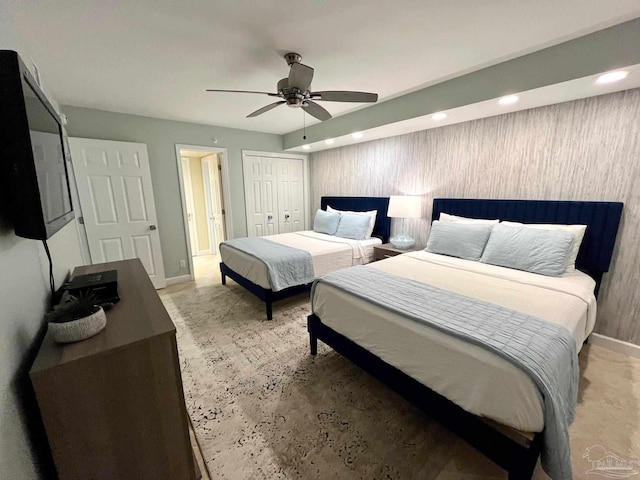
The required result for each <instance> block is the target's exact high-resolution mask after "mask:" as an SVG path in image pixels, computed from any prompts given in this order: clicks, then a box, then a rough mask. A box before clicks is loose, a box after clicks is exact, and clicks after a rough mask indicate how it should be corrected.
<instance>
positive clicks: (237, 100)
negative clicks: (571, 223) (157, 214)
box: [3, 0, 640, 134]
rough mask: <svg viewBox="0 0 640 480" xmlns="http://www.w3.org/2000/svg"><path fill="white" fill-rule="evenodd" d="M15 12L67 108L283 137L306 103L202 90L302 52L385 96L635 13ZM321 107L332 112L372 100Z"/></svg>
mask: <svg viewBox="0 0 640 480" xmlns="http://www.w3.org/2000/svg"><path fill="white" fill-rule="evenodd" d="M6 1H7V0H4V1H3V3H4V2H6ZM56 4H57V5H56ZM5 7H6V4H5ZM9 9H10V10H9V14H10V18H11V24H12V27H13V28H14V32H13V33H14V36H15V37H16V46H15V47H17V48H19V49H20V51H26V52H29V55H31V57H32V58H33V60H34V61H35V62H36V63H37V65H38V67H39V69H40V72H41V76H42V81H43V84H44V86H45V88H46V89H47V90H48V91H50V92H52V93H53V95H54V97H55V98H56V100H57V101H58V103H60V104H62V105H65V104H68V105H77V106H84V107H92V108H98V109H102V110H110V111H118V112H126V113H133V114H139V115H147V116H152V117H160V118H168V119H175V120H183V121H189V122H196V123H203V124H210V125H221V126H226V127H234V128H242V129H247V130H257V131H262V132H271V133H279V134H281V133H286V132H290V131H292V130H297V129H299V128H301V126H302V113H301V111H300V110H294V109H290V108H287V107H279V108H277V109H275V110H272V111H270V112H268V113H266V114H264V115H262V116H260V117H256V118H245V116H246V115H247V114H249V113H250V112H252V111H254V110H256V109H258V108H260V107H261V106H263V105H266V104H268V103H271V101H272V100H273V99H272V98H270V97H266V96H264V97H262V96H259V95H250V94H246V95H244V94H223V93H217V94H216V93H206V92H205V91H204V90H205V89H206V88H229V89H241V90H260V91H275V85H276V82H277V81H278V80H279V79H280V78H282V77H284V76H286V75H287V74H288V67H287V65H286V63H285V61H284V60H283V59H282V58H281V55H282V54H283V53H286V52H287V51H297V52H298V53H300V54H302V56H303V63H306V64H308V65H310V66H312V67H314V68H315V69H316V74H315V78H314V82H313V89H315V90H334V89H338V90H361V91H372V92H377V93H378V94H379V95H380V99H381V100H382V101H384V100H385V99H389V98H392V97H395V96H398V95H401V94H403V93H407V92H408V91H413V90H416V89H419V88H421V87H424V86H427V85H430V84H434V83H437V82H439V81H442V80H444V79H447V78H451V77H454V76H458V75H461V74H463V73H468V72H469V71H473V70H477V69H479V68H482V67H485V66H488V65H492V64H495V63H499V62H501V61H504V60H507V59H510V58H514V57H517V56H520V55H522V54H525V53H529V52H532V51H535V50H538V49H540V48H544V47H547V46H550V45H553V44H557V43H560V42H562V41H566V40H568V39H571V38H575V37H578V36H581V35H585V34H587V33H590V32H593V31H596V30H600V29H602V28H605V27H608V26H611V25H614V24H617V23H621V22H622V21H625V20H629V19H632V18H635V17H638V16H640V3H639V1H638V0H606V1H602V0H528V1H525V0H520V1H517V2H514V1H513V0H511V1H510V0H483V1H474V0H466V1H465V0H457V1H455V0H452V1H449V2H441V1H436V0H395V1H389V0H350V1H345V0H322V1H318V0H298V1H295V2H291V1H284V0H269V1H248V0H233V1H231V0H227V1H221V0H218V1H211V0H192V1H189V2H186V1H183V2H177V1H175V0H137V1H136V2H131V1H130V0H108V1H105V0H101V1H89V0H64V1H63V0H58V1H57V2H55V1H47V2H34V1H28V2H27V1H25V0H9ZM323 105H324V106H325V107H326V108H327V109H328V110H329V111H330V112H331V113H333V114H334V115H337V114H341V113H346V112H349V111H353V110H354V109H356V108H363V107H366V105H361V104H348V103H347V104H340V103H333V102H325V103H324V104H323ZM313 123H316V121H315V120H311V119H310V118H308V119H307V124H308V125H310V124H313Z"/></svg>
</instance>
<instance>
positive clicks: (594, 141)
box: [309, 89, 640, 344]
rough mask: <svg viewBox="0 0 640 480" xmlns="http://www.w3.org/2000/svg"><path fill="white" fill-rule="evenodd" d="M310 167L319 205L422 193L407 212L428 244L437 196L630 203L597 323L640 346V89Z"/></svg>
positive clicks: (354, 152) (359, 149)
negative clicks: (412, 212) (344, 198)
mask: <svg viewBox="0 0 640 480" xmlns="http://www.w3.org/2000/svg"><path fill="white" fill-rule="evenodd" d="M309 168H310V177H311V178H310V180H311V199H312V204H311V208H312V212H315V210H316V209H317V208H319V206H320V197H321V196H322V195H367V196H375V195H381V196H383V195H394V194H395V195H397V194H414V195H416V194H421V195H422V196H423V205H422V209H423V218H422V219H417V220H410V219H407V220H406V223H407V230H408V232H409V233H410V234H411V235H412V236H414V237H415V238H416V240H417V241H418V242H419V243H420V244H421V245H425V244H426V241H427V238H428V236H429V225H430V224H429V221H428V219H430V218H431V204H432V200H433V198H434V197H466V198H516V199H517V198H524V199H539V200H603V201H604V200H611V201H622V202H624V204H625V206H624V211H623V215H622V223H621V226H620V231H619V232H618V241H617V247H616V250H615V251H614V257H613V261H612V266H611V270H610V272H609V274H607V275H605V278H604V281H603V285H602V289H601V291H600V298H599V302H598V321H597V323H596V331H597V332H599V333H602V334H604V335H608V336H611V337H615V338H618V339H621V340H625V341H629V342H632V343H635V344H640V302H638V300H637V291H638V285H640V254H639V251H640V89H635V90H628V91H625V92H619V93H614V94H610V95H603V96H599V97H593V98H588V99H584V100H577V101H573V102H567V103H562V104H557V105H551V106H548V107H541V108H535V109H531V110H525V111H522V112H515V113H511V114H506V115H500V116H496V117H490V118H484V119H480V120H474V121H471V122H465V123H460V124H456V125H450V126H445V127H441V128H435V129H431V130H423V131H420V132H415V133H411V134H407V135H401V136H397V137H391V138H386V139H381V140H374V141H371V142H367V143H361V144H357V145H352V146H347V147H342V148H335V149H332V150H325V151H322V152H317V153H314V154H312V155H311V157H310V161H309ZM397 226H398V223H397V222H396V221H394V222H393V226H392V227H393V228H392V231H394V232H395V229H396V228H397Z"/></svg>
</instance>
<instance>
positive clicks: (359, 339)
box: [307, 198, 623, 480]
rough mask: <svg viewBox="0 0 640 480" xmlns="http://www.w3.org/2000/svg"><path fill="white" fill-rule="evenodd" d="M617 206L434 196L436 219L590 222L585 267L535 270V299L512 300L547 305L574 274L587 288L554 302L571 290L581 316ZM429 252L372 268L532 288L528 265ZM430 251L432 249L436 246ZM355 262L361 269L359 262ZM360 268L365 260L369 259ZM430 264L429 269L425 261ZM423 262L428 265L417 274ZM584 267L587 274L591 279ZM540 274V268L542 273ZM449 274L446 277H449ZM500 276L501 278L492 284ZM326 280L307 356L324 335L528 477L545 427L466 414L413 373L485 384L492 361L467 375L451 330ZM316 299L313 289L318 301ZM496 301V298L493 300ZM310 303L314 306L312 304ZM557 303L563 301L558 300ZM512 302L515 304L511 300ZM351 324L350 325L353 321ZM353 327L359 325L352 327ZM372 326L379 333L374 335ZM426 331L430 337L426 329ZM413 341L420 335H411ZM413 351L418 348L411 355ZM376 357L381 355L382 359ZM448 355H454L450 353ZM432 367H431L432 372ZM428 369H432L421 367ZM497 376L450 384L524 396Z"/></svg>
mask: <svg viewBox="0 0 640 480" xmlns="http://www.w3.org/2000/svg"><path fill="white" fill-rule="evenodd" d="M622 207H623V205H622V203H620V202H580V201H545V200H496V199H457V198H437V199H435V200H434V201H433V213H432V219H433V220H437V219H439V216H440V213H448V214H451V215H457V216H462V217H467V218H475V219H487V220H495V219H499V220H507V221H512V222H520V223H527V224H532V223H538V224H561V225H573V224H579V225H586V226H587V229H586V231H585V236H584V240H583V242H582V246H581V248H580V251H579V254H578V257H577V262H576V267H577V269H579V270H581V271H582V272H584V273H581V272H578V271H576V272H572V273H569V274H567V278H564V277H565V275H562V276H561V277H558V278H560V279H559V280H556V279H546V278H534V279H532V280H531V281H532V282H534V283H533V284H532V285H534V286H533V289H535V288H540V291H539V292H536V293H535V297H536V299H532V298H531V297H525V296H522V297H515V298H516V301H517V300H518V299H519V298H522V304H524V303H530V302H531V301H537V302H540V304H541V305H543V308H547V306H548V305H550V303H548V304H547V305H545V303H547V302H548V299H549V298H550V296H552V295H556V293H553V292H552V290H554V288H556V286H557V285H559V284H556V283H554V282H556V281H558V282H565V281H566V282H573V281H574V279H575V281H576V282H579V283H580V284H581V285H583V286H584V285H586V287H584V288H583V290H581V292H582V295H584V297H583V298H579V299H578V298H577V295H573V294H574V292H573V291H569V290H568V291H567V292H562V293H561V295H565V294H566V296H565V297H559V298H558V300H556V301H557V303H558V304H562V303H563V302H564V301H565V299H566V298H569V297H570V296H573V297H575V299H574V300H572V301H574V302H575V304H576V305H579V306H580V308H583V309H584V312H585V313H582V311H581V313H580V315H582V316H583V317H585V318H586V317H587V316H588V315H591V319H592V320H593V321H595V313H594V312H595V309H594V308H592V307H591V306H595V298H594V297H593V287H594V280H595V289H596V291H597V287H598V286H599V284H600V281H601V279H602V276H603V274H604V273H606V272H607V271H609V268H610V266H611V260H612V256H613V252H614V248H615V242H616V235H617V231H618V226H619V224H620V219H621V214H622ZM429 255H433V254H431V253H428V252H415V253H410V254H406V255H400V256H398V257H393V258H390V259H388V260H382V262H378V263H376V264H375V270H383V269H385V268H386V269H387V270H386V272H387V273H391V274H396V275H400V276H405V275H406V277H407V278H410V279H411V280H412V281H416V279H418V276H417V275H418V274H420V275H422V277H420V278H421V280H419V281H423V280H422V279H424V278H427V279H429V278H432V277H429V275H431V274H432V273H433V274H434V276H435V274H436V273H437V274H438V275H440V279H441V281H442V283H439V284H438V285H440V287H439V288H441V289H447V287H444V286H442V285H449V286H450V287H449V288H450V290H451V291H456V292H458V293H459V294H462V295H465V293H463V292H461V291H460V290H461V289H462V290H463V291H464V289H465V288H466V287H465V285H468V286H469V288H468V290H467V292H468V296H469V297H473V296H474V292H477V291H478V289H479V288H482V289H485V291H486V290H489V291H490V292H489V293H490V294H491V295H493V296H494V298H498V297H500V296H503V297H508V296H509V295H512V293H511V291H514V292H515V291H516V290H517V289H518V288H523V289H524V288H529V287H528V286H526V287H525V286H520V287H516V285H515V284H516V283H519V284H526V281H528V278H525V277H524V276H527V275H531V276H534V277H535V276H536V275H535V274H533V273H526V272H520V271H514V270H511V272H504V270H510V269H504V268H503V270H502V271H500V272H497V271H496V270H495V269H496V268H502V267H494V266H491V265H489V266H487V265H483V264H481V262H471V261H468V260H463V259H459V258H451V257H446V258H445V257H440V258H432V259H431V260H429ZM403 257H404V258H403ZM435 257H438V256H437V255H435ZM429 261H433V266H430V265H429V264H428V262H429ZM383 262H386V265H388V266H385V267H383ZM410 262H413V263H410ZM462 262H471V263H474V264H475V266H472V265H463V263H462ZM360 268H361V269H362V268H363V267H360ZM364 268H365V269H370V267H364ZM428 268H430V269H431V270H428ZM467 268H468V270H467ZM485 268H486V270H485ZM492 268H493V269H494V270H493V271H491V270H490V269H492ZM353 270H355V269H353ZM350 271H352V270H350ZM420 271H422V272H426V273H420ZM405 272H409V273H405ZM461 272H462V273H461ZM467 272H471V273H469V277H460V275H467ZM585 273H586V274H587V275H585ZM483 275H486V276H483ZM523 275H524V276H523ZM589 276H590V277H592V279H593V280H591V279H589ZM537 277H543V276H542V275H538V276H537ZM460 278H464V279H467V278H469V279H473V280H469V282H468V283H467V282H465V281H462V282H461V281H458V279H460ZM452 279H453V280H452ZM483 279H484V280H485V281H483ZM447 282H449V283H448V284H447ZM535 282H538V283H535ZM424 283H427V284H430V285H434V284H432V283H431V280H424ZM484 284H486V285H484ZM498 285H501V286H502V287H498ZM322 286H323V285H322V281H321V282H320V283H318V284H316V286H315V288H314V294H313V296H312V309H313V312H314V313H312V314H311V315H310V316H309V317H308V323H307V326H308V332H309V339H310V347H311V354H312V355H316V354H317V341H318V339H319V340H322V341H323V342H324V343H326V344H327V345H329V346H330V347H332V348H333V349H334V350H336V351H337V352H339V353H341V354H342V355H344V356H345V357H347V358H349V359H350V360H352V361H353V362H354V363H356V364H357V365H358V366H360V367H362V368H363V369H365V370H366V371H368V372H369V373H371V374H372V375H373V376H374V377H376V378H378V379H379V380H380V381H382V382H383V383H386V384H387V385H389V386H390V387H391V388H392V389H394V390H396V391H397V392H398V393H400V394H401V395H403V396H404V397H405V398H407V399H408V400H409V401H411V402H412V403H414V404H415V405H417V406H418V407H420V408H422V409H424V410H425V411H426V412H427V414H428V415H430V416H432V417H434V418H436V419H438V420H439V421H440V422H441V423H443V424H444V425H445V426H447V427H448V428H449V429H451V430H452V431H453V432H455V433H456V434H457V435H459V436H460V437H462V438H463V439H465V440H466V441H467V442H469V443H471V444H472V445H473V446H474V447H476V448H477V449H478V450H480V451H481V452H483V453H484V454H485V455H487V456H488V457H489V458H490V459H492V460H493V461H494V462H496V463H497V464H498V465H500V466H502V467H503V468H505V469H506V470H508V471H509V479H512V480H514V479H520V480H521V479H530V478H531V475H532V472H533V469H534V467H535V465H536V462H537V461H538V457H539V455H540V451H541V448H542V438H543V434H542V433H526V432H540V431H539V430H523V431H518V430H514V428H513V427H507V426H505V425H506V424H497V423H495V421H490V420H488V419H487V418H486V417H484V416H482V414H472V413H469V410H467V409H465V408H462V407H461V406H460V405H459V403H464V402H460V396H455V395H454V398H456V399H457V401H452V400H451V399H450V398H447V397H445V396H444V395H441V394H439V393H436V391H435V390H433V389H432V388H430V387H429V385H431V383H429V382H426V383H421V381H419V380H417V378H429V377H430V378H436V379H445V380H443V382H444V383H443V384H444V385H448V386H449V387H450V386H451V385H452V383H455V382H460V381H463V382H468V385H475V382H476V381H479V382H485V385H489V383H487V382H488V379H489V378H490V376H489V372H488V370H487V371H483V370H480V371H477V372H475V377H474V375H473V374H469V373H468V372H470V371H473V370H474V368H475V367H476V365H477V363H476V364H474V363H473V360H474V357H473V356H472V355H473V354H471V353H469V354H468V355H469V357H468V359H467V361H468V362H470V363H468V364H467V365H469V367H470V368H469V369H468V370H465V369H464V368H458V367H459V365H461V363H453V364H452V363H450V360H451V359H450V357H449V356H443V355H445V354H447V355H448V353H447V352H449V350H448V348H449V347H445V346H444V345H448V344H449V342H450V339H445V340H434V339H435V338H438V337H437V335H436V336H435V337H434V336H433V335H432V334H431V333H430V332H429V329H428V328H427V330H426V331H423V330H420V328H422V327H416V326H415V325H416V321H415V319H412V316H411V315H408V316H405V317H404V318H403V314H402V310H398V309H397V308H391V307H388V306H384V305H382V304H381V303H380V300H377V303H376V304H375V305H374V300H373V299H372V298H371V297H367V296H366V295H363V293H362V292H360V294H353V293H349V292H348V291H346V290H336V289H335V286H333V287H332V286H329V287H326V286H325V287H324V288H322ZM589 289H591V290H589ZM332 292H337V293H332ZM554 292H555V291H554ZM518 295H519V294H518ZM320 297H321V298H320ZM349 297H350V298H349ZM573 297H572V298H573ZM587 297H589V298H590V300H589V303H588V302H587V301H584V298H587ZM316 298H319V301H318V304H317V305H316V302H315V301H316ZM412 298H413V297H412ZM476 298H477V297H476ZM344 299H347V300H344ZM394 301H395V300H394ZM383 303H384V302H383ZM494 303H495V304H500V303H499V301H495V302H494ZM407 305H408V304H407ZM586 305H591V306H586ZM316 306H318V309H317V310H316ZM562 307H563V308H564V305H562ZM404 308H408V307H404ZM527 308H528V307H527ZM554 308H555V306H552V307H548V309H549V310H554ZM571 308H573V307H571ZM513 310H518V309H517V308H516V307H513ZM566 311H568V312H569V311H570V312H571V314H573V313H574V311H573V310H571V309H569V308H568V307H567V310H566ZM588 312H591V313H588ZM529 314H531V313H529ZM323 317H324V318H323ZM559 323H560V324H561V325H562V319H560V321H559ZM349 325H352V326H353V327H349ZM349 328H352V330H349ZM591 328H592V326H591ZM576 331H577V330H576ZM341 332H343V333H341ZM353 332H358V333H356V334H355V336H354V334H353ZM377 332H380V334H378V333H377ZM583 333H584V332H583ZM419 336H422V339H424V341H423V340H422V339H420V340H416V338H417V337H419ZM430 336H431V338H429V337H430ZM445 336H446V335H445ZM398 339H403V340H402V342H403V343H402V344H397V343H396V342H398V341H400V340H398ZM414 341H415V342H418V343H415V344H412V342H414ZM367 342H369V343H367ZM438 342H442V343H438ZM576 342H578V339H576ZM465 345H470V344H464V343H463V344H462V346H463V347H465ZM412 348H413V350H412ZM467 350H468V349H467V348H459V349H458V350H457V351H458V352H462V353H461V354H460V355H461V357H458V358H464V357H465V356H466V355H467V353H466V352H467ZM432 351H435V352H439V353H437V354H434V355H436V357H435V358H432V359H431V360H425V361H421V360H416V361H415V362H414V360H415V359H419V358H420V357H424V358H426V359H429V358H430V357H429V355H432ZM373 352H376V353H373ZM407 352H409V353H407ZM410 352H421V353H420V354H419V355H413V356H412V354H411V353H410ZM403 355H404V356H403ZM381 357H384V358H385V360H383V359H382V358H381ZM451 358H455V355H454V356H453V357H451ZM478 358H479V357H478ZM412 362H414V363H412ZM456 362H457V360H456ZM490 363H491V362H487V365H490ZM452 365H453V366H452ZM484 365H485V364H484V363H483V364H482V368H485V367H484ZM487 368H488V367H487ZM430 369H435V370H433V371H432V372H429V370H430ZM447 369H448V370H447ZM456 369H457V370H461V371H462V372H461V373H460V374H459V375H460V377H458V376H456V375H457V374H456V375H454V373H455V371H456ZM407 372H413V373H407ZM424 372H429V373H428V374H427V375H426V376H425V375H424ZM421 375H422V376H421ZM465 375H466V378H467V380H459V378H460V379H462V378H464V376H465ZM469 375H471V376H469ZM493 378H494V379H496V380H495V381H496V382H497V384H498V385H500V384H502V385H504V387H502V391H500V392H497V393H496V391H495V390H493V389H489V390H487V391H485V392H482V389H480V390H476V389H475V387H466V386H465V385H460V387H461V388H460V389H458V388H454V389H453V390H455V391H457V392H466V391H465V388H468V389H469V390H468V391H469V392H470V393H471V395H469V397H467V398H472V397H479V396H484V397H486V401H487V402H488V403H491V402H492V398H493V403H494V404H497V403H496V401H497V400H498V399H497V398H495V396H494V397H492V396H491V395H492V392H494V393H495V395H497V396H501V394H507V393H508V394H509V395H512V396H513V399H515V401H517V400H518V398H521V397H519V395H520V396H521V395H522V392H523V391H524V390H522V389H520V388H519V387H520V386H522V385H521V384H518V385H516V383H515V382H513V383H512V379H511V377H509V376H507V375H504V376H501V375H496V376H495V377H493ZM516 387H518V388H516ZM447 388H448V387H447ZM487 388H488V387H487ZM467 393H468V392H467ZM465 394H466V393H465ZM505 396H508V395H505ZM509 398H511V397H509ZM527 398H530V397H527ZM458 402H459V403H458ZM471 403H473V402H471ZM510 404H511V403H510ZM500 408H503V407H500ZM504 408H507V407H504ZM514 412H515V410H514ZM514 415H516V416H517V415H518V414H517V413H514ZM492 418H496V417H492Z"/></svg>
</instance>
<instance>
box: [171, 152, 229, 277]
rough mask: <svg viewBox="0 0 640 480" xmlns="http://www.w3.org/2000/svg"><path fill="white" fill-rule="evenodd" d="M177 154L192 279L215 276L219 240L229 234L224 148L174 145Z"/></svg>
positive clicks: (218, 258) (221, 240)
mask: <svg viewBox="0 0 640 480" xmlns="http://www.w3.org/2000/svg"><path fill="white" fill-rule="evenodd" d="M176 156H177V159H178V170H179V177H180V193H181V196H182V210H183V217H184V224H185V235H186V238H185V240H186V241H187V250H188V256H189V267H190V272H191V273H190V275H191V279H192V280H201V281H208V280H211V279H213V278H216V277H217V276H218V273H217V271H218V270H219V266H218V264H219V263H220V257H219V255H220V251H219V246H220V243H221V242H223V241H224V240H226V239H227V238H231V234H230V228H229V227H230V218H229V217H230V212H229V209H228V208H226V205H228V198H229V197H228V195H229V191H228V177H226V175H225V173H226V172H225V170H226V150H225V149H223V148H214V147H198V146H193V145H176ZM225 187H226V188H225Z"/></svg>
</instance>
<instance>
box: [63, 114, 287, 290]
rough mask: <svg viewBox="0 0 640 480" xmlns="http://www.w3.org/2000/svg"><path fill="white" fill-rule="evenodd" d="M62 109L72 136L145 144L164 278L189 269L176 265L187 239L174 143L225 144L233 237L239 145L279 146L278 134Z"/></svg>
mask: <svg viewBox="0 0 640 480" xmlns="http://www.w3.org/2000/svg"><path fill="white" fill-rule="evenodd" d="M62 110H63V112H64V113H65V114H66V115H67V117H68V119H69V123H68V125H67V131H68V132H69V136H71V137H84V138H98V139H101V140H118V141H122V142H139V143H146V144H147V149H148V152H149V163H150V165H151V181H152V183H153V191H154V194H155V202H156V210H157V213H158V230H159V232H160V242H161V244H162V256H163V259H164V268H165V274H166V276H167V278H169V277H177V276H180V275H187V274H188V273H189V269H188V268H180V260H182V259H187V244H186V241H185V231H184V224H183V220H182V205H181V203H180V186H179V181H178V165H177V162H176V153H175V145H176V144H187V145H199V146H211V147H219V148H226V149H227V153H228V156H229V158H228V166H229V180H230V183H231V192H230V196H231V205H230V206H226V207H227V208H230V209H231V211H232V218H233V233H234V236H236V237H242V236H246V234H247V225H246V218H245V208H244V186H243V179H242V150H243V149H244V150H260V151H267V152H281V151H282V137H281V136H280V135H273V134H268V133H258V132H249V131H246V130H237V129H232V128H223V127H213V126H208V125H198V124H195V123H186V122H176V121H172V120H162V119H158V118H150V117H142V116H138V115H128V114H124V113H113V112H105V111H101V110H93V109H88V108H79V107H72V106H63V107H62ZM214 137H215V138H217V139H218V143H217V144H214V143H213V141H212V138H214ZM187 264H188V262H187Z"/></svg>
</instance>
